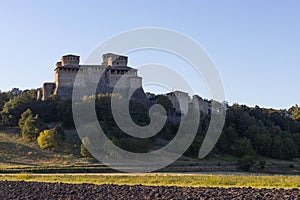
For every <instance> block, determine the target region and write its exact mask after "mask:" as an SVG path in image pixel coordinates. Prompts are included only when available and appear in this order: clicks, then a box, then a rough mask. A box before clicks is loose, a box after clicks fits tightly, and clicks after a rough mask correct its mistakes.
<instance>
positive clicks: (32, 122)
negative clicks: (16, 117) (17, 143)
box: [22, 115, 45, 142]
mask: <svg viewBox="0 0 300 200" xmlns="http://www.w3.org/2000/svg"><path fill="white" fill-rule="evenodd" d="M44 129H45V125H44V124H43V123H42V122H41V121H40V119H39V117H38V115H36V116H35V117H33V116H32V115H29V116H28V117H27V119H26V120H25V122H24V125H23V126H22V137H23V139H24V140H25V141H28V142H31V141H35V140H36V138H37V137H38V136H39V133H40V132H41V131H42V130H44Z"/></svg>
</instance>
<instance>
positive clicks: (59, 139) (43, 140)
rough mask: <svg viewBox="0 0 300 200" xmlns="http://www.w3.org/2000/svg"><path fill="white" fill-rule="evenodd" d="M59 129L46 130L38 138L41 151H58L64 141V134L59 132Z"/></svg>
mask: <svg viewBox="0 0 300 200" xmlns="http://www.w3.org/2000/svg"><path fill="white" fill-rule="evenodd" d="M57 129H58V128H57V127H55V128H54V129H50V130H44V131H43V132H41V133H40V136H39V137H38V138H37V142H38V145H39V146H40V148H41V149H48V150H52V151H54V150H58V149H59V147H60V145H61V144H62V143H63V141H64V133H61V132H58V131H57Z"/></svg>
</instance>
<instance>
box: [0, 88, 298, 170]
mask: <svg viewBox="0 0 300 200" xmlns="http://www.w3.org/2000/svg"><path fill="white" fill-rule="evenodd" d="M111 98H112V96H111V95H98V96H97V97H85V98H84V99H83V101H91V100H93V101H95V102H96V113H97V117H98V120H99V122H100V124H101V127H102V128H103V130H104V132H105V133H106V134H107V136H108V137H109V138H110V139H111V140H112V141H113V142H114V143H115V144H116V145H118V146H120V147H121V148H124V149H127V150H129V151H133V152H148V151H151V150H153V149H155V148H157V147H159V146H160V145H161V144H166V143H168V142H169V141H170V140H172V138H173V137H174V136H175V134H176V132H177V130H178V127H179V124H178V121H179V120H178V117H179V118H180V115H179V116H178V115H177V114H176V115H175V114H174V113H172V112H173V111H172V109H171V102H170V101H168V99H167V98H166V97H165V96H161V95H160V96H156V97H155V98H153V99H152V101H155V102H157V103H160V104H161V105H163V106H164V107H165V108H166V110H167V111H168V114H169V116H168V121H167V123H166V124H165V126H164V127H163V129H162V130H161V131H160V132H159V133H158V134H157V135H156V136H154V137H151V138H148V139H136V138H132V137H131V136H128V135H127V134H125V133H123V132H122V131H121V130H120V129H119V128H118V126H117V125H116V123H115V121H114V118H113V116H112V113H111V101H110V100H111ZM207 102H208V103H209V101H207ZM83 106H84V105H83ZM0 109H1V110H0V111H1V112H0V126H17V125H19V126H20V128H21V129H22V134H23V137H24V139H26V140H28V141H34V140H35V139H36V138H37V137H38V136H39V134H40V132H41V131H43V130H44V129H45V127H44V126H43V125H42V124H43V123H42V121H43V122H44V123H50V122H60V123H62V125H63V127H64V128H74V122H73V116H72V102H71V100H61V99H60V98H59V97H57V96H51V97H50V98H49V99H47V100H46V101H40V100H36V90H27V91H18V90H15V91H14V92H4V93H3V92H2V93H0ZM129 110H130V115H131V117H132V119H133V121H134V122H135V123H136V124H138V125H140V126H145V125H147V124H149V122H150V118H149V115H148V114H149V113H148V111H149V105H146V104H143V102H138V101H131V103H130V108H129ZM299 110H300V109H299V107H298V106H297V105H296V106H293V107H291V108H290V109H288V110H274V109H263V108H260V107H258V106H256V107H254V108H250V107H247V106H245V105H238V104H234V105H232V106H228V110H227V115H226V122H225V126H224V129H223V132H222V134H221V137H220V139H219V141H218V143H217V145H216V147H215V149H214V151H213V152H212V153H220V154H223V153H225V154H231V155H233V156H236V157H238V158H240V159H241V163H242V164H245V163H246V164H247V163H248V164H249V163H250V162H247V160H248V161H249V159H248V158H249V157H251V158H252V157H253V156H256V155H261V156H266V157H271V158H276V159H293V158H296V157H300V114H299V113H300V112H299ZM209 121H210V114H209V112H208V113H206V112H201V120H200V122H199V129H198V133H197V136H196V138H195V140H194V142H193V143H192V145H191V146H190V148H189V149H188V150H187V151H186V153H185V154H186V155H187V156H191V157H197V155H198V151H199V149H200V147H201V144H202V141H203V139H204V137H205V134H206V131H207V128H208V126H209ZM54 132H55V130H52V129H51V130H46V131H44V132H42V134H41V136H40V139H39V140H40V141H42V139H41V138H43V140H46V139H47V140H49V141H51V140H52V139H54V140H56V139H57V140H63V138H56V136H57V134H55V133H54ZM39 144H41V147H42V148H55V147H56V146H57V145H58V144H54V143H53V144H51V145H48V144H45V145H44V142H39ZM78 146H80V144H78ZM82 148H84V147H82ZM82 150H83V151H85V150H86V149H82ZM85 153H87V152H85ZM85 153H84V154H85ZM243 160H244V161H245V160H246V161H245V162H242V161H243ZM246 164H245V165H244V166H249V165H246Z"/></svg>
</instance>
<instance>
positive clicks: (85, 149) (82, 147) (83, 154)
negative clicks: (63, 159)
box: [80, 143, 93, 158]
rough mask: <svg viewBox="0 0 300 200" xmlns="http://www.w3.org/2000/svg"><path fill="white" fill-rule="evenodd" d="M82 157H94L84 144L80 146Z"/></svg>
mask: <svg viewBox="0 0 300 200" xmlns="http://www.w3.org/2000/svg"><path fill="white" fill-rule="evenodd" d="M80 155H81V156H82V157H84V158H92V157H93V156H92V155H91V153H90V152H89V151H88V150H87V148H86V147H85V146H84V144H83V143H81V145H80Z"/></svg>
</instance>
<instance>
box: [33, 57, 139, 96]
mask: <svg viewBox="0 0 300 200" xmlns="http://www.w3.org/2000/svg"><path fill="white" fill-rule="evenodd" d="M79 63H80V56H76V55H65V56H62V58H61V61H60V62H57V63H56V67H55V70H54V72H55V82H52V83H44V84H43V87H42V89H41V90H39V91H38V95H37V96H38V97H37V98H38V99H40V100H46V99H47V98H49V97H50V96H51V95H57V96H59V97H60V98H61V99H71V98H72V91H73V87H74V83H75V79H76V84H77V86H78V85H79V86H80V87H82V88H85V87H88V84H90V83H88V81H89V80H97V83H95V84H97V86H96V88H97V89H96V93H97V94H111V93H113V90H114V88H115V87H116V86H118V88H121V90H122V96H125V97H126V96H129V94H130V93H131V92H132V91H130V90H131V89H134V90H135V89H137V88H138V90H137V91H139V95H144V91H143V89H142V78H141V77H139V76H138V75H137V69H134V68H131V67H129V66H128V57H126V56H122V55H116V54H112V53H107V54H104V55H103V56H102V64H99V65H80V64H79ZM77 74H79V75H77ZM99 74H101V75H102V76H101V77H97V76H99ZM76 76H77V77H76ZM121 77H123V78H122V79H121ZM124 77H125V78H124ZM99 78H100V79H99ZM119 80H122V82H118V81H119ZM135 93H136V92H135ZM90 95H93V94H90Z"/></svg>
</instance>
